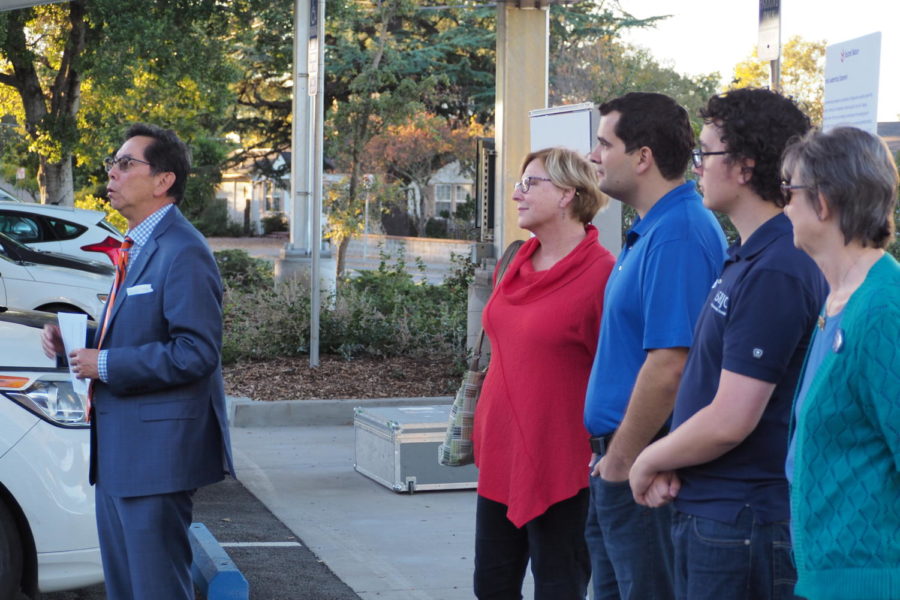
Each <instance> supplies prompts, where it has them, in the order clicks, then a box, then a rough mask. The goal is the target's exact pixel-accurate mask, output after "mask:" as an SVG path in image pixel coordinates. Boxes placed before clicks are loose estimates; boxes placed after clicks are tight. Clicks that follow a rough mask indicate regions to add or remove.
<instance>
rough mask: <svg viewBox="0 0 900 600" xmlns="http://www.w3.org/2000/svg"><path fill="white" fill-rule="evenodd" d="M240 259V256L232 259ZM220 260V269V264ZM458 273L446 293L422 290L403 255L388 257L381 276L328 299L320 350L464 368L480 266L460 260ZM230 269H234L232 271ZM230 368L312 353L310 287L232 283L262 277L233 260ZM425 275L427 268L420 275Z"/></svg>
mask: <svg viewBox="0 0 900 600" xmlns="http://www.w3.org/2000/svg"><path fill="white" fill-rule="evenodd" d="M232 252H233V251H232ZM220 254H222V253H217V261H220V259H219V255H220ZM451 260H452V261H453V262H454V265H455V268H454V269H453V271H452V273H451V274H450V275H449V276H448V277H447V278H446V280H445V281H444V283H442V284H440V285H429V284H422V283H416V281H415V279H414V278H413V276H412V275H411V274H410V273H409V271H408V266H407V264H406V261H405V260H404V259H403V258H402V252H401V253H400V254H398V256H396V257H392V256H390V255H389V254H386V253H384V252H382V253H381V262H380V264H379V267H378V269H377V270H375V271H364V272H361V273H359V275H358V276H356V277H353V278H345V279H341V280H340V281H339V283H338V290H337V296H336V297H329V298H325V299H323V302H322V312H321V320H320V322H321V329H320V350H321V352H322V353H325V354H340V355H342V356H344V357H345V358H347V359H350V358H353V357H356V356H418V357H432V358H433V359H434V360H447V361H452V362H454V363H455V364H457V365H458V366H459V367H460V368H461V367H462V365H463V361H464V359H465V343H466V308H467V299H468V288H469V283H470V282H471V281H472V277H473V274H474V265H473V264H472V263H471V262H470V261H469V260H468V259H467V258H466V257H463V256H453V257H452V258H451ZM229 261H231V264H230V265H229V264H228V263H229ZM224 262H225V264H226V265H227V266H225V267H223V266H222V264H223V263H222V262H221V261H220V262H219V264H220V269H221V270H223V278H224V279H225V282H226V294H225V308H224V312H225V336H224V340H223V353H222V356H223V362H225V363H231V362H234V361H236V360H240V359H254V358H272V357H277V356H297V355H300V354H303V353H306V352H307V351H308V349H309V311H310V304H309V282H308V280H306V279H303V278H299V279H296V280H292V281H290V282H286V283H282V284H279V285H278V286H273V285H271V278H265V279H264V281H259V280H256V283H254V284H252V285H248V284H246V283H242V282H246V281H248V280H249V279H245V278H242V276H232V275H227V276H226V275H225V274H224V273H225V271H226V270H228V269H230V270H232V271H234V272H236V273H245V272H250V273H256V271H255V270H254V267H253V265H252V264H248V263H247V261H246V259H245V257H244V256H241V255H240V254H232V255H228V261H224ZM238 264H239V265H241V266H240V267H239V268H238V267H235V266H234V265H238ZM417 268H418V269H420V270H421V269H423V268H424V266H423V265H421V263H420V264H419V265H418V267H417Z"/></svg>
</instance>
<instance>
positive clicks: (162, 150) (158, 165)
mask: <svg viewBox="0 0 900 600" xmlns="http://www.w3.org/2000/svg"><path fill="white" fill-rule="evenodd" d="M136 136H144V137H149V138H153V142H152V143H151V144H150V145H149V146H147V149H146V150H145V151H144V158H145V159H146V160H147V162H148V163H150V171H151V173H153V174H154V175H155V174H157V173H165V172H171V173H174V174H175V183H173V184H172V187H170V188H169V195H170V196H172V198H174V199H175V204H179V203H180V202H181V200H182V198H184V188H185V185H186V184H187V177H188V173H190V171H191V151H190V150H189V149H188V147H187V144H185V143H184V142H182V141H181V139H180V138H179V137H178V135H177V134H176V133H175V132H174V131H172V130H171V129H164V128H162V127H159V126H157V125H149V124H147V123H135V124H134V125H132V126H131V127H129V128H128V131H126V132H125V139H126V140H129V139H131V138H133V137H136Z"/></svg>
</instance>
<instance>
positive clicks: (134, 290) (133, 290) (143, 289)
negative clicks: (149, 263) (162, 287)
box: [125, 283, 153, 296]
mask: <svg viewBox="0 0 900 600" xmlns="http://www.w3.org/2000/svg"><path fill="white" fill-rule="evenodd" d="M152 291H153V286H152V285H150V284H149V283H142V284H141V285H133V286H131V287H130V288H125V293H126V294H128V295H129V296H138V295H140V294H149V293H150V292H152Z"/></svg>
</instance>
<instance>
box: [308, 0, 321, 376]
mask: <svg viewBox="0 0 900 600" xmlns="http://www.w3.org/2000/svg"><path fill="white" fill-rule="evenodd" d="M314 1H315V0H314ZM318 7H319V10H318V13H319V14H318V18H317V19H316V21H317V32H316V35H317V42H316V43H317V44H318V59H319V62H318V68H317V69H316V77H317V81H316V85H315V106H316V113H315V114H316V123H315V127H314V133H313V135H314V138H313V139H314V140H315V141H314V148H315V150H314V151H313V169H312V171H313V180H314V182H315V184H314V185H313V211H312V213H313V215H312V219H311V220H310V221H311V222H310V227H311V228H312V231H311V234H312V235H311V236H310V240H311V241H312V248H311V250H312V268H311V273H310V277H311V280H312V281H311V282H310V283H311V285H310V303H309V310H310V318H309V329H310V331H309V366H310V367H318V366H319V312H320V310H321V306H322V281H321V277H320V271H321V260H320V255H321V253H322V159H323V146H322V134H323V131H324V121H325V94H324V91H325V0H318ZM311 91H312V90H311Z"/></svg>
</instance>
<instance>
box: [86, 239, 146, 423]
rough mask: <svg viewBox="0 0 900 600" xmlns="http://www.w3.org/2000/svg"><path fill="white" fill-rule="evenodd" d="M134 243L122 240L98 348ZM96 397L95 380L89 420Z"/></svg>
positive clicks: (90, 397) (90, 394)
mask: <svg viewBox="0 0 900 600" xmlns="http://www.w3.org/2000/svg"><path fill="white" fill-rule="evenodd" d="M133 245H134V240H133V239H131V238H130V237H126V238H125V241H124V242H122V245H121V246H120V247H119V255H118V258H117V260H116V278H115V279H114V280H113V286H112V290H110V292H109V298H108V299H107V300H106V315H105V316H104V317H103V324H102V325H101V326H100V331H99V332H98V337H97V340H98V342H97V349H98V350H100V349H101V348H102V347H103V340H104V339H105V338H106V329H107V326H108V325H109V317H110V315H111V314H112V311H113V307H115V305H116V295H117V294H118V292H119V288H120V287H122V282H123V281H125V272H126V271H127V269H128V251H129V249H131V247H132V246H133ZM93 397H94V382H93V381H91V384H90V386H89V387H88V395H87V407H86V409H87V419H86V420H87V421H88V422H90V420H91V403H92V402H91V401H92V400H93Z"/></svg>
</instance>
